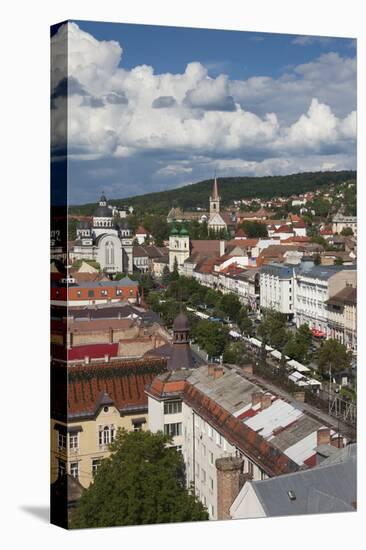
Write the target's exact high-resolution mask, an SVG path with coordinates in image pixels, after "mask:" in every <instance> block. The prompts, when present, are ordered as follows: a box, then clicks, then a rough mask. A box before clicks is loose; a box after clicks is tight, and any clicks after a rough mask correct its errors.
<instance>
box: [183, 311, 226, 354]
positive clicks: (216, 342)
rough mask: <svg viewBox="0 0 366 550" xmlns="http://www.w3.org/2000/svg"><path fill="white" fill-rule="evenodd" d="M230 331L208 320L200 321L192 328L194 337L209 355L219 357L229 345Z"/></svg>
mask: <svg viewBox="0 0 366 550" xmlns="http://www.w3.org/2000/svg"><path fill="white" fill-rule="evenodd" d="M228 335H229V329H228V328H227V327H226V326H224V325H222V324H221V323H215V322H213V321H209V320H208V319H203V320H201V321H198V322H197V324H196V325H195V326H194V327H193V328H192V336H193V338H194V339H195V340H196V342H197V343H198V344H199V346H200V347H202V348H203V349H205V350H206V352H207V353H208V355H211V356H219V355H221V354H222V353H223V351H224V349H225V346H226V344H227V340H228Z"/></svg>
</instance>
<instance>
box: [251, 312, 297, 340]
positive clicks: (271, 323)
mask: <svg viewBox="0 0 366 550" xmlns="http://www.w3.org/2000/svg"><path fill="white" fill-rule="evenodd" d="M258 334H259V336H261V337H262V341H263V342H264V343H265V344H270V345H271V346H273V347H274V348H276V349H278V350H282V349H283V347H284V346H285V345H286V343H287V341H288V340H289V338H290V335H289V334H288V332H287V330H286V315H284V314H282V313H279V312H277V311H274V310H267V311H265V312H264V313H263V317H262V322H261V324H260V325H259V327H258Z"/></svg>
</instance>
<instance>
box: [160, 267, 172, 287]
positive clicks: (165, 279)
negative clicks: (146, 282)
mask: <svg viewBox="0 0 366 550" xmlns="http://www.w3.org/2000/svg"><path fill="white" fill-rule="evenodd" d="M161 282H162V283H163V285H165V286H167V285H168V284H169V282H170V271H169V267H168V266H167V265H165V266H164V269H163V273H162V277H161Z"/></svg>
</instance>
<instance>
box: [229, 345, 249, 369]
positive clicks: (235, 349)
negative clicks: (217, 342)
mask: <svg viewBox="0 0 366 550" xmlns="http://www.w3.org/2000/svg"><path fill="white" fill-rule="evenodd" d="M223 360H224V363H231V364H234V365H244V364H245V363H248V362H249V358H248V355H247V347H246V345H245V343H244V342H243V341H241V340H239V341H238V342H231V343H230V344H228V345H227V346H226V348H225V351H224V357H223Z"/></svg>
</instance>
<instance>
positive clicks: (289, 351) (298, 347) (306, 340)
mask: <svg viewBox="0 0 366 550" xmlns="http://www.w3.org/2000/svg"><path fill="white" fill-rule="evenodd" d="M311 340H312V335H311V331H310V329H309V327H308V325H306V324H304V325H301V326H300V327H299V328H298V330H297V331H296V333H295V334H293V335H291V337H290V339H289V340H288V342H287V343H286V345H285V347H284V350H283V351H284V353H285V355H288V356H289V357H290V358H291V359H295V360H296V361H299V362H300V363H303V362H307V359H308V353H309V347H310V345H311Z"/></svg>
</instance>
